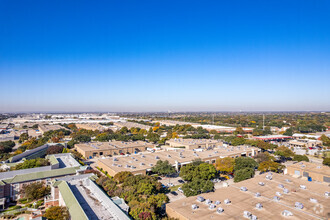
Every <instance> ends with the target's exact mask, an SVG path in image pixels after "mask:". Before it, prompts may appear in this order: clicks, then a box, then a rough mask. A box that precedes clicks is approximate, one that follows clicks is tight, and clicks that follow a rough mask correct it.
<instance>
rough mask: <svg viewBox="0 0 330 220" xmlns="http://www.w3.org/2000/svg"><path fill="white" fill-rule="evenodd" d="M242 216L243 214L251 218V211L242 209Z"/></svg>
mask: <svg viewBox="0 0 330 220" xmlns="http://www.w3.org/2000/svg"><path fill="white" fill-rule="evenodd" d="M243 216H244V217H245V218H248V219H250V218H251V216H252V213H251V212H249V211H244V212H243Z"/></svg>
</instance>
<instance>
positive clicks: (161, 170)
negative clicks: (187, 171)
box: [151, 160, 176, 176]
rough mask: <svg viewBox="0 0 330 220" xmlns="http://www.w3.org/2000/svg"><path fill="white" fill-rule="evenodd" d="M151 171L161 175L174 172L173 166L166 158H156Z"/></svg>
mask: <svg viewBox="0 0 330 220" xmlns="http://www.w3.org/2000/svg"><path fill="white" fill-rule="evenodd" d="M151 171H152V172H154V173H157V174H159V175H162V176H164V175H170V174H173V173H175V172H176V171H175V168H174V167H173V166H172V165H171V164H170V163H169V162H168V160H165V161H162V160H158V161H157V163H156V165H155V166H153V167H152V168H151Z"/></svg>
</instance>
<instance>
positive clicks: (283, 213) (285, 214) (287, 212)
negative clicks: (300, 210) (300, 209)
mask: <svg viewBox="0 0 330 220" xmlns="http://www.w3.org/2000/svg"><path fill="white" fill-rule="evenodd" d="M282 215H283V216H293V214H292V212H290V211H288V210H284V211H283V212H282Z"/></svg>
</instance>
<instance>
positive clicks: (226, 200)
mask: <svg viewBox="0 0 330 220" xmlns="http://www.w3.org/2000/svg"><path fill="white" fill-rule="evenodd" d="M223 202H224V203H225V204H227V205H228V204H230V203H231V201H230V200H229V199H225V200H224V201H223Z"/></svg>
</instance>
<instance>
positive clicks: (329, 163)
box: [322, 157, 330, 167]
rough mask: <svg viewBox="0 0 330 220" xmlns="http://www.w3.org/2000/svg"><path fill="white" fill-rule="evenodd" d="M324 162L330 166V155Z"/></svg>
mask: <svg viewBox="0 0 330 220" xmlns="http://www.w3.org/2000/svg"><path fill="white" fill-rule="evenodd" d="M322 164H323V165H326V166H329V167H330V157H328V158H324V159H323V162H322Z"/></svg>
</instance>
